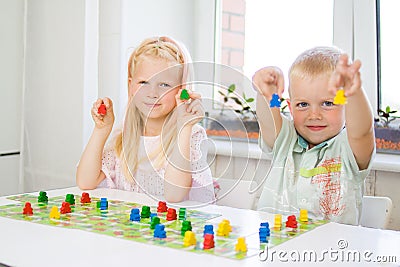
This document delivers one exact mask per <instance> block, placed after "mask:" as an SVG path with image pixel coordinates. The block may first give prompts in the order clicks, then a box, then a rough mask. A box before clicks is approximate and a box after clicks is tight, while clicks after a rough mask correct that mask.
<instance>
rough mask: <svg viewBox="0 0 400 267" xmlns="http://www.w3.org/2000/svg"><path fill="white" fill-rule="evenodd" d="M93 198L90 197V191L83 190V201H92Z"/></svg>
mask: <svg viewBox="0 0 400 267" xmlns="http://www.w3.org/2000/svg"><path fill="white" fill-rule="evenodd" d="M90 202H91V199H90V197H89V193H86V192H83V193H82V197H81V203H82V204H83V203H90Z"/></svg>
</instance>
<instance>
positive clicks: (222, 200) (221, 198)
mask: <svg viewBox="0 0 400 267" xmlns="http://www.w3.org/2000/svg"><path fill="white" fill-rule="evenodd" d="M217 182H218V184H219V186H220V188H221V190H220V191H219V192H218V193H217V205H221V206H228V207H234V208H241V209H252V208H253V204H254V199H255V196H256V193H255V192H254V193H250V192H249V191H250V190H251V189H252V188H253V187H255V184H256V182H254V181H243V180H239V181H238V180H235V179H224V178H219V179H218V180H217ZM250 186H252V187H250Z"/></svg>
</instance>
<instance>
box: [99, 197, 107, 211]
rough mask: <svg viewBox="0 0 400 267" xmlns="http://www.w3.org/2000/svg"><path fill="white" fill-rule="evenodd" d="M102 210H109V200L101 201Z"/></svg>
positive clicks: (103, 198) (102, 199) (103, 199)
mask: <svg viewBox="0 0 400 267" xmlns="http://www.w3.org/2000/svg"><path fill="white" fill-rule="evenodd" d="M100 209H101V210H106V209H108V201H107V198H105V197H102V198H101V199H100Z"/></svg>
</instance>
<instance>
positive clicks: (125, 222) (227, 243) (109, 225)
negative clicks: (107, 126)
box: [0, 194, 325, 260]
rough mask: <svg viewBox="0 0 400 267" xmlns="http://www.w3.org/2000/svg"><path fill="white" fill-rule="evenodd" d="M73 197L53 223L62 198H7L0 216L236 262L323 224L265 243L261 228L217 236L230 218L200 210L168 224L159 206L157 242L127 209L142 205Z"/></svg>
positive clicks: (279, 232) (277, 234)
mask: <svg viewBox="0 0 400 267" xmlns="http://www.w3.org/2000/svg"><path fill="white" fill-rule="evenodd" d="M70 197H71V196H70ZM74 198H75V199H76V201H75V204H73V205H71V211H70V212H69V213H65V214H61V215H60V214H59V217H57V218H54V217H53V218H50V217H51V215H50V216H49V214H51V213H52V212H53V209H56V208H54V207H58V208H60V207H62V206H63V205H62V203H63V202H65V201H66V197H65V196H58V197H51V198H48V201H47V202H38V196H35V195H30V194H23V195H18V196H11V197H8V199H10V200H14V201H16V203H15V204H9V205H4V206H0V216H2V217H7V218H12V219H16V220H24V221H28V222H32V223H39V224H45V225H49V226H55V227H63V228H71V229H80V230H83V231H89V232H94V233H97V234H103V235H108V236H113V237H115V238H123V239H126V240H132V241H135V242H141V243H147V244H152V245H157V246H164V247H169V248H174V249H182V250H185V251H188V252H194V253H207V254H212V255H216V256H222V257H227V258H231V259H238V260H240V259H244V258H247V257H251V256H254V255H258V254H259V252H260V250H261V249H264V248H265V246H268V247H269V248H271V247H273V246H276V245H279V244H281V243H283V242H285V241H287V240H290V239H291V238H294V237H296V236H298V235H300V234H302V233H304V232H307V231H310V230H312V229H314V228H315V227H317V226H319V225H322V224H324V223H325V221H312V220H308V222H301V223H299V227H298V228H296V229H292V228H287V227H285V225H283V226H282V228H280V229H275V228H273V227H271V229H270V235H269V236H268V237H266V241H267V242H260V235H261V234H260V235H259V233H260V232H261V228H260V230H259V229H254V233H251V234H248V233H247V235H244V233H243V231H242V230H241V228H240V226H234V225H232V226H230V225H229V228H230V231H229V234H226V235H221V234H220V233H221V232H220V229H221V225H222V224H223V223H224V225H226V222H228V224H229V221H228V220H226V219H229V218H222V216H221V215H220V214H214V213H207V212H202V211H198V210H185V215H184V216H185V218H176V219H174V220H167V212H157V207H150V211H151V213H152V216H151V217H158V218H159V220H160V222H159V223H160V224H162V225H163V230H164V227H165V232H164V235H165V237H164V238H159V237H155V230H154V227H151V217H150V218H140V221H132V220H131V218H130V214H131V210H132V209H142V208H143V207H144V206H143V205H141V204H138V203H132V202H125V201H119V200H107V203H108V204H107V208H106V209H102V208H100V206H99V204H100V202H101V201H100V199H99V198H96V197H91V202H90V203H81V202H80V199H81V196H79V195H75V196H74ZM26 202H29V203H31V207H32V211H33V214H32V215H25V214H23V210H24V205H25V203H26ZM56 210H57V209H56ZM60 210H61V208H60ZM179 217H181V215H179ZM218 217H221V222H219V223H218V222H215V221H216V220H213V222H212V223H211V222H208V221H209V220H211V219H215V218H218ZM184 221H190V223H191V228H192V229H191V232H193V233H194V234H192V235H193V237H194V239H193V240H194V243H193V244H190V245H188V244H187V243H186V241H185V240H186V239H185V238H186V236H185V233H184V232H183V230H182V229H183V228H182V226H183V224H185V223H184ZM210 225H212V226H211V232H212V245H213V246H212V247H211V248H208V247H206V241H205V240H206V234H205V228H207V227H208V228H210ZM156 229H157V227H156ZM213 231H214V232H213ZM268 231H269V230H268ZM208 233H209V232H208ZM214 233H215V234H214ZM184 236H185V237H184ZM193 237H192V238H193ZM240 237H244V238H245V245H244V246H245V251H244V250H243V249H242V250H241V249H238V239H239V238H240ZM242 241H243V240H242ZM241 246H243V245H240V247H241Z"/></svg>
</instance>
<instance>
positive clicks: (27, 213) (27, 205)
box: [22, 202, 33, 215]
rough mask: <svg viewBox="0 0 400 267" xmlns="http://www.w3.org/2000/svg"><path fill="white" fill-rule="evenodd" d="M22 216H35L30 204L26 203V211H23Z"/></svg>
mask: <svg viewBox="0 0 400 267" xmlns="http://www.w3.org/2000/svg"><path fill="white" fill-rule="evenodd" d="M22 214H25V215H33V209H32V206H31V203H30V202H26V203H25V207H24V210H23V212H22Z"/></svg>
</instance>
